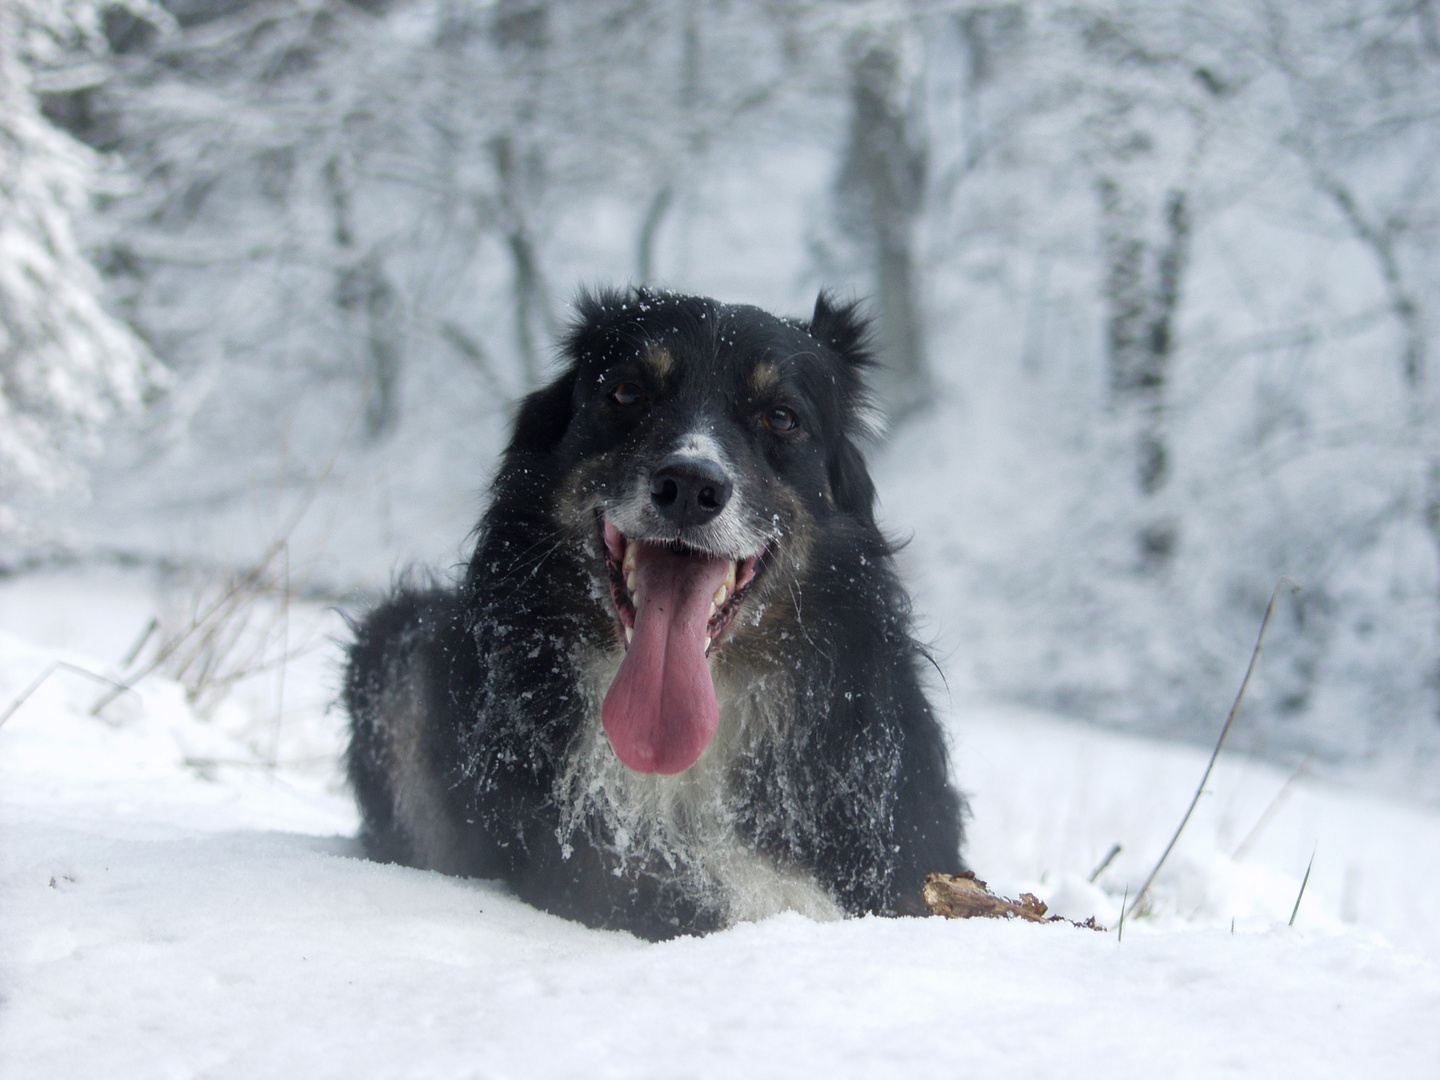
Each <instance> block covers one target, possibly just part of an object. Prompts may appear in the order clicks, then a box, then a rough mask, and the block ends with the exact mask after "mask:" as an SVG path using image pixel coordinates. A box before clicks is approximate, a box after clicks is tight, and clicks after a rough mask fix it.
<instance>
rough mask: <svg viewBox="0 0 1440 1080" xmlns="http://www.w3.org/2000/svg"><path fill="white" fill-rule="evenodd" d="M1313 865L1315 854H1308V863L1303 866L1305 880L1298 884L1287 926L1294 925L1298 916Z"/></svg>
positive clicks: (1312, 852)
mask: <svg viewBox="0 0 1440 1080" xmlns="http://www.w3.org/2000/svg"><path fill="white" fill-rule="evenodd" d="M1314 865H1315V852H1314V851H1311V852H1310V861H1309V862H1308V863H1307V864H1306V866H1305V879H1304V880H1303V881H1301V882H1300V893H1299V895H1298V896H1296V897H1295V908H1294V910H1293V911H1291V912H1290V921H1289V922H1288V923H1287V924H1286V925H1287V926H1294V925H1295V916H1296V915H1299V914H1300V901H1301V900H1303V899H1305V886H1306V885H1309V884H1310V870H1311V868H1312V867H1313V866H1314Z"/></svg>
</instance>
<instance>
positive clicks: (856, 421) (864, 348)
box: [808, 289, 885, 439]
mask: <svg viewBox="0 0 1440 1080" xmlns="http://www.w3.org/2000/svg"><path fill="white" fill-rule="evenodd" d="M808 330H809V333H810V336H811V337H813V338H814V339H815V340H816V341H819V342H820V343H821V344H823V345H827V346H829V347H830V348H831V349H832V350H833V351H834V352H835V353H837V354H838V355H839V357H840V359H841V360H842V361H843V362H844V371H845V378H844V379H843V380H842V388H843V390H844V394H845V415H846V417H847V419H848V420H849V421H850V422H851V430H852V431H854V432H856V433H858V434H860V435H863V436H864V437H866V438H869V439H878V438H879V437H880V436H881V435H883V434H884V432H885V416H884V413H883V412H882V411H881V410H880V407H879V406H878V405H877V404H876V403H875V399H874V397H873V396H872V395H871V393H870V387H869V384H868V383H867V382H866V379H865V373H866V372H867V371H869V369H871V368H873V367H874V366H875V364H876V360H875V353H874V351H873V349H872V338H873V333H872V329H871V326H870V320H869V319H868V318H867V317H866V316H865V313H864V310H863V308H862V306H861V303H860V301H858V300H853V301H851V302H850V303H848V304H839V303H836V302H835V298H834V297H833V296H831V295H830V293H829V292H827V291H825V290H824V289H822V290H821V291H820V295H819V296H817V297H816V298H815V314H814V315H812V316H811V317H810V326H809V327H808Z"/></svg>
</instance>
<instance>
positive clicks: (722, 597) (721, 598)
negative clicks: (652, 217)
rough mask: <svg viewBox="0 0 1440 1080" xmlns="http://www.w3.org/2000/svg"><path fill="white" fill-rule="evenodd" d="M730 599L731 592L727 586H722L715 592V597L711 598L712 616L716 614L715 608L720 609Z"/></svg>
mask: <svg viewBox="0 0 1440 1080" xmlns="http://www.w3.org/2000/svg"><path fill="white" fill-rule="evenodd" d="M728 599H730V590H729V589H728V588H727V587H726V586H724V585H721V586H720V587H719V588H718V589H716V590H715V595H714V596H713V597H712V598H711V600H712V602H711V604H710V607H711V609H712V610H711V614H712V615H713V614H714V610H713V609H714V608H717V607H720V606H721V605H722V604H724V603H725V601H726V600H728Z"/></svg>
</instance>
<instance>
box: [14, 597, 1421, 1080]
mask: <svg viewBox="0 0 1440 1080" xmlns="http://www.w3.org/2000/svg"><path fill="white" fill-rule="evenodd" d="M158 593H159V590H157V588H156V586H155V584H154V583H153V582H151V581H150V580H149V579H147V578H145V577H142V576H140V575H134V574H122V573H119V572H103V573H102V572H89V573H84V574H80V573H76V572H73V571H72V572H69V573H52V574H45V575H38V574H37V575H30V576H28V577H25V578H20V579H12V580H9V581H5V582H0V708H7V707H8V706H9V705H10V704H11V703H13V702H14V700H15V699H16V698H17V696H18V695H19V694H21V693H22V692H23V690H24V689H25V688H26V687H27V686H29V685H30V684H31V682H32V680H34V679H35V677H36V676H38V675H39V674H41V673H42V672H44V671H45V670H46V669H47V668H48V667H50V666H51V665H52V664H54V663H55V662H56V661H64V662H66V663H69V664H73V665H75V666H76V667H79V668H84V669H86V670H88V671H91V672H93V673H95V674H100V675H113V674H115V673H116V671H117V669H118V667H119V659H120V658H121V657H123V656H124V655H125V654H126V652H127V651H128V650H129V648H130V646H131V645H132V644H133V642H134V641H135V639H136V638H137V636H138V634H139V631H140V630H141V629H142V628H143V627H144V626H145V624H146V623H147V622H148V620H149V618H150V616H151V615H152V614H153V613H154V612H155V611H156V610H158V608H160V607H162V606H163V604H162V602H161V601H162V600H163V599H164V598H163V596H160V595H158ZM287 618H288V619H289V620H290V627H289V628H290V634H289V638H290V640H291V642H292V643H295V642H299V643H302V644H303V645H305V646H306V651H304V652H303V655H301V656H300V657H299V658H298V659H297V660H295V662H294V663H293V664H290V665H287V668H286V671H285V683H284V689H283V693H282V692H281V691H280V688H279V687H278V686H277V684H276V679H277V672H276V671H270V672H267V673H264V674H261V675H257V676H256V677H254V678H252V679H249V680H246V681H243V682H241V683H239V684H237V686H236V687H235V689H234V691H233V692H232V693H231V695H230V696H229V697H228V698H227V699H226V700H225V701H224V702H223V703H222V704H221V705H220V706H219V707H218V708H216V709H215V710H214V712H213V713H211V715H210V716H209V718H208V719H206V718H202V717H201V716H199V715H197V713H196V711H195V710H194V708H192V706H191V705H190V704H189V703H188V702H187V699H186V696H185V691H184V689H183V688H182V687H181V685H180V684H178V683H177V682H174V681H171V680H169V679H166V678H163V677H161V676H159V675H151V676H148V677H146V678H145V679H143V680H142V681H140V682H139V683H138V685H137V686H136V687H135V692H134V693H130V694H125V695H122V696H120V697H119V698H117V699H116V700H115V701H114V702H113V703H111V704H110V705H107V706H106V707H105V708H103V709H102V710H101V711H100V715H99V716H98V717H95V716H91V715H90V710H91V707H92V706H93V704H94V702H95V701H96V699H97V697H98V696H99V695H100V694H101V693H103V692H104V690H105V687H104V686H103V685H100V684H98V683H96V682H95V681H93V680H92V679H90V678H88V677H86V676H83V675H80V674H78V673H77V672H75V671H74V670H72V669H70V668H58V669H56V670H55V671H54V672H53V673H52V674H51V675H50V676H49V677H48V678H46V680H45V681H44V682H43V683H42V684H41V685H40V687H39V688H38V689H37V690H36V691H35V692H34V693H33V694H32V695H31V696H30V697H29V698H28V699H27V700H26V701H24V702H23V704H21V705H20V706H19V708H17V709H16V710H15V711H14V713H13V714H12V715H11V716H10V717H9V719H8V720H6V721H5V722H4V725H3V727H0V829H3V833H4V837H5V842H4V844H3V848H0V890H3V894H0V911H3V912H4V915H3V929H0V995H3V1002H4V1007H3V1010H0V1054H3V1058H4V1060H5V1061H6V1063H7V1068H6V1073H7V1075H13V1076H39V1075H44V1076H47V1077H55V1078H60V1077H68V1076H76V1077H80V1076H84V1077H91V1076H97V1075H100V1076H106V1077H158V1076H165V1077H171V1076H174V1077H187V1076H208V1077H253V1076H304V1077H307V1078H310V1077H315V1078H320V1077H330V1076H335V1077H341V1076H343V1077H369V1076H376V1077H379V1076H384V1077H400V1076H417V1077H419V1076H423V1077H525V1078H544V1077H552V1076H553V1077H572V1076H577V1075H590V1076H599V1077H605V1076H624V1077H652V1076H653V1077H665V1078H670V1077H679V1076H695V1077H712V1076H713V1077H731V1076H739V1075H745V1076H757V1077H768V1076H784V1077H793V1076H797V1075H816V1076H836V1077H850V1076H853V1077H876V1076H902V1075H907V1076H909V1075H917V1074H919V1073H921V1072H923V1071H930V1070H934V1069H942V1070H949V1071H963V1072H962V1074H964V1075H984V1074H986V1073H987V1072H990V1073H993V1074H995V1075H1004V1076H1020V1077H1026V1076H1046V1077H1051V1076H1058V1077H1066V1076H1076V1077H1088V1076H1105V1077H1129V1076H1134V1077H1139V1076H1151V1075H1154V1074H1156V1073H1157V1072H1158V1071H1161V1070H1163V1071H1164V1073H1165V1074H1167V1075H1175V1076H1214V1075H1222V1074H1223V1075H1246V1076H1264V1077H1285V1076H1307V1077H1309V1076H1351V1075H1367V1076H1369V1075H1386V1076H1394V1077H1433V1076H1435V1075H1436V1073H1437V1070H1440V1025H1437V1024H1436V1023H1435V1017H1436V1016H1437V1015H1440V970H1437V967H1436V962H1437V961H1440V930H1437V928H1436V924H1437V919H1436V918H1435V915H1436V911H1435V903H1434V900H1433V897H1435V896H1436V895H1437V891H1440V815H1437V814H1436V813H1434V812H1433V811H1431V810H1428V809H1422V808H1417V807H1414V806H1408V805H1406V804H1403V803H1392V802H1388V801H1386V800H1383V799H1380V798H1376V797H1374V796H1370V795H1361V794H1356V793H1354V792H1352V791H1348V790H1344V789H1339V788H1335V787H1330V786H1326V785H1323V784H1320V783H1318V782H1316V781H1314V780H1311V779H1310V778H1308V777H1306V776H1303V775H1302V776H1300V777H1299V778H1298V779H1295V780H1294V781H1293V783H1288V782H1289V781H1290V780H1291V777H1290V776H1288V775H1287V774H1285V773H1283V772H1279V771H1277V770H1275V769H1274V768H1272V767H1270V766H1266V765H1261V764H1258V763H1256V762H1255V761H1252V760H1250V759H1246V758H1241V757H1230V756H1222V758H1221V763H1220V766H1219V767H1218V768H1217V771H1216V774H1215V776H1214V777H1213V778H1212V780H1211V783H1210V787H1209V794H1208V795H1207V796H1206V797H1205V798H1203V799H1202V800H1201V805H1200V809H1199V810H1198V811H1197V813H1196V817H1195V818H1194V819H1193V820H1192V821H1191V823H1190V825H1189V827H1188V828H1187V830H1186V833H1185V836H1184V837H1183V838H1182V840H1181V843H1180V844H1179V846H1178V847H1177V849H1176V852H1175V854H1174V855H1173V856H1172V857H1171V860H1170V862H1169V863H1168V864H1167V868H1166V871H1165V872H1164V873H1163V874H1162V875H1161V877H1160V879H1159V881H1158V882H1157V887H1156V892H1155V903H1154V905H1153V910H1152V913H1151V914H1150V915H1149V916H1147V917H1144V918H1133V919H1130V920H1127V923H1126V925H1125V928H1124V934H1123V938H1122V937H1121V935H1119V934H1117V933H1115V932H1113V931H1112V932H1108V933H1095V932H1093V931H1089V930H1082V929H1076V928H1074V927H1071V926H1069V925H1067V924H1054V925H1046V926H1035V925H1031V924H1023V923H1006V922H997V921H989V920H972V921H955V922H951V921H946V920H940V919H928V920H916V919H897V920H884V919H873V918H871V919H859V920H850V921H843V922H833V923H817V922H811V921H809V920H807V919H805V918H803V917H801V916H799V915H795V914H789V915H782V916H780V917H777V918H773V919H770V920H768V921H765V922H762V923H756V924H742V925H740V926H737V927H735V928H734V929H731V930H728V931H725V932H722V933H718V934H714V935H711V936H709V937H707V938H703V939H685V940H679V941H672V942H667V943H662V944H658V945H651V944H646V943H643V942H640V941H638V940H636V939H634V938H631V937H629V936H628V935H625V934H619V933H608V932H601V931H592V930H587V929H585V928H583V927H580V926H578V925H576V924H573V923H569V922H566V921H564V920H561V919H557V918H554V917H551V916H549V915H546V914H543V913H541V912H539V911H536V910H534V909H532V908H530V907H528V906H526V905H525V904H522V903H520V902H519V901H518V900H516V899H514V898H512V897H511V896H509V895H507V894H506V892H505V890H504V889H503V888H502V887H500V886H499V885H497V884H495V883H491V882H483V881H466V880H458V879H454V878H447V877H444V876H442V875H438V874H433V873H422V872H419V871H414V870H409V869H406V868H401V867H394V866H381V865H376V864H373V863H369V862H367V861H365V860H364V859H363V858H361V856H360V853H359V851H358V848H357V846H356V844H355V842H354V840H353V839H352V836H353V832H354V828H355V824H356V817H355V811H354V807H353V805H352V803H351V801H350V799H349V796H348V794H347V793H346V792H345V790H344V788H343V785H342V783H341V780H340V776H339V773H338V769H337V755H338V749H339V746H340V744H341V739H342V737H343V717H341V716H339V715H338V712H337V711H334V710H328V709H327V705H328V702H329V699H330V698H331V696H333V693H334V689H333V687H334V680H335V673H336V664H337V652H336V646H335V644H334V642H333V640H330V639H331V637H334V636H338V635H340V634H341V633H342V627H341V625H340V623H339V620H338V616H336V615H335V614H334V613H333V612H330V611H327V610H324V609H321V608H318V607H314V606H307V605H298V604H297V605H293V606H292V608H291V609H290V610H289V611H288V612H287ZM317 642H318V643H320V645H321V647H309V646H313V645H315V643H317ZM943 700H944V699H942V701H943ZM277 708H278V709H279V714H278V715H279V723H278V724H277ZM949 713H950V722H951V725H952V732H953V735H954V742H955V759H956V770H957V774H958V776H959V777H960V780H961V782H962V784H963V785H964V786H965V788H966V789H967V790H968V791H969V792H970V794H971V798H972V806H973V811H974V817H973V821H972V824H971V833H970V835H971V841H970V849H969V854H970V858H971V861H972V863H973V865H975V867H976V868H977V870H979V872H980V874H981V876H982V877H985V878H987V879H988V880H989V881H990V883H991V884H992V886H994V887H996V888H997V889H999V890H1000V891H1004V892H1007V893H1009V894H1010V895H1014V894H1015V893H1016V892H1018V891H1020V890H1025V889H1028V890H1032V891H1035V892H1036V893H1037V894H1039V895H1040V896H1041V897H1042V898H1043V899H1046V900H1047V901H1049V902H1051V903H1052V904H1053V905H1055V907H1056V908H1057V909H1059V910H1063V911H1065V913H1066V914H1072V915H1080V916H1083V915H1088V914H1092V913H1093V914H1095V915H1097V916H1098V917H1099V918H1100V920H1101V921H1102V922H1106V923H1107V924H1108V923H1113V921H1114V917H1115V915H1116V913H1117V910H1118V907H1119V904H1120V900H1121V898H1122V896H1124V895H1125V893H1126V892H1127V890H1128V892H1129V894H1130V895H1132V896H1133V895H1134V893H1135V891H1136V889H1137V888H1138V886H1139V884H1140V882H1141V881H1143V878H1144V876H1145V874H1146V873H1147V872H1148V870H1149V868H1150V865H1151V863H1152V862H1153V860H1154V859H1155V857H1156V856H1157V854H1158V852H1159V851H1160V850H1162V849H1163V846H1164V843H1165V842H1166V840H1168V838H1169V833H1170V832H1171V831H1173V829H1174V826H1175V824H1176V823H1177V822H1178V820H1179V816H1180V814H1181V813H1182V812H1183V809H1184V806H1185V804H1186V803H1187V802H1188V800H1189V798H1190V795H1191V793H1192V791H1193V787H1194V784H1195V782H1196V781H1197V780H1198V778H1199V776H1200V773H1201V771H1202V770H1203V767H1204V760H1205V756H1206V755H1205V753H1204V752H1203V751H1200V750H1197V749H1194V748H1190V747H1183V746H1176V745H1170V744H1162V743H1153V742H1148V741H1143V740H1139V739H1135V738H1131V737H1127V736H1122V735H1118V734H1109V733H1103V732H1098V731H1096V730H1095V729H1093V728H1088V727H1084V726H1080V725H1076V724H1073V723H1069V722H1066V721H1064V720H1063V719H1061V718H1057V717H1054V716H1049V715H1044V714H1040V713H1033V712H1023V711H1019V710H1016V709H1014V708H1009V707H998V706H995V705H993V704H987V703H985V702H984V701H981V700H978V699H977V700H969V699H966V700H959V699H957V700H955V701H952V702H950V703H949ZM187 761H188V762H189V764H187ZM272 762H273V765H272ZM1287 783H1288V786H1287ZM1282 792H1283V793H1284V794H1283V797H1281V798H1280V799H1279V800H1278V801H1277V795H1279V794H1280V793H1282ZM1267 810H1268V811H1269V813H1268V817H1267ZM1262 819H1264V822H1265V823H1264V825H1263V827H1262V828H1261V829H1260V831H1259V833H1258V835H1256V836H1254V837H1253V838H1251V837H1250V834H1251V833H1252V832H1254V830H1255V826H1256V824H1257V823H1258V822H1261V821H1262ZM1247 840H1248V841H1249V842H1248V844H1246V841H1247ZM1114 843H1121V844H1122V845H1123V851H1122V853H1121V855H1120V856H1119V857H1118V858H1117V859H1116V860H1115V861H1114V862H1113V863H1112V865H1111V867H1110V868H1109V869H1108V870H1107V871H1106V872H1105V873H1104V874H1103V875H1102V876H1101V877H1100V878H1099V880H1098V882H1097V884H1096V885H1090V884H1089V883H1088V881H1087V880H1086V879H1087V878H1088V876H1089V874H1090V872H1091V871H1092V870H1093V868H1094V866H1095V865H1096V864H1098V862H1099V861H1100V859H1101V858H1102V857H1103V856H1104V854H1105V853H1106V852H1107V851H1108V850H1109V848H1110V846H1111V845H1112V844H1114ZM1242 844H1246V846H1247V848H1248V850H1246V851H1245V852H1244V853H1243V857H1241V858H1238V859H1237V858H1236V857H1235V852H1236V849H1237V848H1239V847H1240V846H1241V845H1242ZM1312 852H1313V853H1314V872H1313V874H1312V876H1311V880H1310V882H1309V885H1308V886H1307V888H1306V891H1305V894H1304V897H1303V900H1302V903H1301V905H1300V909H1299V913H1298V916H1297V918H1296V920H1295V925H1294V926H1293V927H1289V926H1287V925H1286V923H1287V920H1288V919H1289V917H1290V911H1291V908H1292V907H1293V905H1294V902H1295V897H1296V894H1297V893H1298V892H1299V883H1300V878H1301V877H1302V876H1303V874H1304V871H1305V866H1306V863H1307V861H1308V860H1309V859H1310V857H1311V854H1312ZM1232 919H1233V924H1232ZM1232 925H1233V929H1232Z"/></svg>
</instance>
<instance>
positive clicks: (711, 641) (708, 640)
mask: <svg viewBox="0 0 1440 1080" xmlns="http://www.w3.org/2000/svg"><path fill="white" fill-rule="evenodd" d="M714 644H715V639H714V638H708V637H707V638H706V639H705V655H706V656H709V655H710V646H711V645H714Z"/></svg>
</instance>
